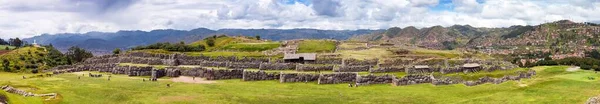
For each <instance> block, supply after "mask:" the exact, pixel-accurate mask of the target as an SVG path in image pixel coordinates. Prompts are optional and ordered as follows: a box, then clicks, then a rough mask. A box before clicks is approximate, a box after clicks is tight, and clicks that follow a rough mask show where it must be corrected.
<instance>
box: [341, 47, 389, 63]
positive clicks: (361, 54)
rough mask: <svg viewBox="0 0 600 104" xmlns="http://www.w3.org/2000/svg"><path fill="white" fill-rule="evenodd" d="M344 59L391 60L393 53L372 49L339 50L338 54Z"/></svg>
mask: <svg viewBox="0 0 600 104" xmlns="http://www.w3.org/2000/svg"><path fill="white" fill-rule="evenodd" d="M336 53H339V54H340V55H341V56H342V58H353V59H359V60H363V59H375V58H377V59H383V58H390V57H391V56H393V53H392V52H390V51H388V50H386V49H383V48H370V49H366V50H339V51H338V52H336Z"/></svg>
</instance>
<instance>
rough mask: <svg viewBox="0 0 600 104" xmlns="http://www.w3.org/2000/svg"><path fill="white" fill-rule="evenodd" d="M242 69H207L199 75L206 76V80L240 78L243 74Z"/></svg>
mask: <svg viewBox="0 0 600 104" xmlns="http://www.w3.org/2000/svg"><path fill="white" fill-rule="evenodd" d="M243 74H244V70H243V69H233V70H218V69H217V70H215V69H209V70H205V71H203V72H202V73H201V74H200V76H199V77H202V78H206V79H207V80H220V79H241V78H242V77H243V76H244V75H243Z"/></svg>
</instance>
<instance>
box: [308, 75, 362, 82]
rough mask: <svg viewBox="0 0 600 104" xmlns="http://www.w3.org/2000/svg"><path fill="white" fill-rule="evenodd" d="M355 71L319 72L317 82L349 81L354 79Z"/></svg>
mask: <svg viewBox="0 0 600 104" xmlns="http://www.w3.org/2000/svg"><path fill="white" fill-rule="evenodd" d="M357 75H358V74H357V73H333V74H321V75H320V76H319V80H318V81H319V82H318V83H319V84H339V83H351V82H354V81H355V80H356V76H357Z"/></svg>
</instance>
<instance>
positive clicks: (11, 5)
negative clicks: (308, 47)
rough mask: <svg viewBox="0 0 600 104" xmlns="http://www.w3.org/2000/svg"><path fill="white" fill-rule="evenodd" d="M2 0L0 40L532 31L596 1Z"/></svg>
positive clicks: (590, 11)
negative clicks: (198, 31)
mask: <svg viewBox="0 0 600 104" xmlns="http://www.w3.org/2000/svg"><path fill="white" fill-rule="evenodd" d="M117 1H118V2H117V3H113V2H109V1H87V0H42V1H27V0H2V1H0V18H2V19H0V38H9V37H22V38H23V37H32V36H35V35H40V34H43V33H51V34H54V33H65V32H69V33H72V32H75V33H84V32H89V31H104V32H114V31H118V30H146V31H147V30H153V29H182V30H190V29H195V28H200V27H206V28H210V29H222V28H279V29H289V28H316V29H338V30H339V29H385V28H389V27H393V26H398V27H406V26H416V27H429V26H435V25H442V26H450V25H454V24H469V25H472V26H476V27H506V26H511V25H536V24H540V23H543V22H550V21H556V20H561V19H572V20H574V21H577V22H584V21H600V3H599V1H598V0H570V1H564V0H549V1H539V0H531V1H527V0H486V1H484V2H477V1H476V0H452V4H451V5H452V6H453V7H454V8H453V9H451V10H446V11H434V10H431V9H430V8H432V7H435V6H436V5H447V4H440V3H442V2H439V1H438V0H315V1H316V2H315V1H311V3H308V4H305V3H293V4H286V3H284V2H282V1H284V0H139V1H138V0H117Z"/></svg>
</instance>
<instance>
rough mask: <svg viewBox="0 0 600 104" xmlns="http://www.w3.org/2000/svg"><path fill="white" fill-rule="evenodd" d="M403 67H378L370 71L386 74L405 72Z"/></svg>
mask: <svg viewBox="0 0 600 104" xmlns="http://www.w3.org/2000/svg"><path fill="white" fill-rule="evenodd" d="M405 71H406V70H405V67H379V68H377V69H371V70H369V72H371V73H387V72H405Z"/></svg>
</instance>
